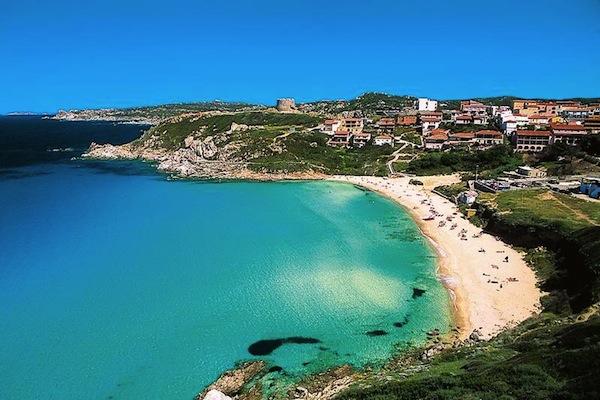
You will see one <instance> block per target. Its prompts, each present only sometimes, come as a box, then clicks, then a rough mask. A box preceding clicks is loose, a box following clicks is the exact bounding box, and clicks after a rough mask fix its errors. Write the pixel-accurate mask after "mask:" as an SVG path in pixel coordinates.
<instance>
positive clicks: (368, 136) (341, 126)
mask: <svg viewBox="0 0 600 400" xmlns="http://www.w3.org/2000/svg"><path fill="white" fill-rule="evenodd" d="M440 105H444V106H445V104H443V102H441V101H436V100H433V99H429V98H418V99H416V100H415V101H414V104H413V106H412V107H405V108H404V109H402V110H392V111H390V110H385V111H383V112H380V114H382V115H374V116H368V117H367V116H363V115H362V113H360V112H358V113H357V112H352V111H350V112H345V113H343V115H341V116H339V117H336V118H329V119H327V120H325V121H324V123H323V124H322V125H320V126H319V129H320V130H321V132H323V133H325V134H327V135H328V136H329V140H328V142H327V144H328V145H329V146H333V147H341V148H362V147H364V146H366V145H374V146H391V147H395V148H398V150H396V152H395V153H394V154H396V153H399V151H400V150H401V149H404V148H406V147H408V146H410V148H412V149H413V151H421V152H423V151H425V152H447V151H452V150H457V149H463V150H473V151H478V150H486V149H490V148H491V147H493V146H497V145H502V144H506V145H510V146H511V147H512V148H513V149H514V151H516V152H518V153H531V154H535V153H540V152H542V151H544V150H545V149H547V148H548V147H549V146H550V145H552V144H556V143H563V144H565V145H569V146H576V145H577V144H579V143H580V141H581V139H582V138H584V137H587V136H588V135H595V134H598V133H600V103H591V104H582V103H581V102H578V101H561V100H558V101H538V100H513V102H512V106H506V105H500V106H495V105H486V104H483V103H481V102H479V101H475V100H463V101H460V104H459V108H458V109H452V108H448V107H447V106H446V107H440ZM411 157H412V158H413V159H414V158H416V155H412V156H411ZM392 172H393V170H392ZM474 172H475V171H474ZM469 186H470V188H471V190H469V191H467V192H464V193H461V195H460V196H459V197H457V200H458V201H461V202H464V203H468V204H470V203H472V202H473V201H474V200H475V197H476V195H477V190H478V191H483V192H490V193H494V192H499V191H505V190H511V189H527V188H535V187H546V188H549V189H552V190H555V191H559V192H563V193H583V194H585V195H588V196H589V197H591V198H594V199H597V198H598V197H600V178H598V177H596V176H587V175H574V176H563V177H561V179H560V180H557V179H556V177H554V176H547V173H546V171H545V169H544V168H534V167H530V166H527V165H523V166H519V167H518V168H517V169H515V170H511V171H504V172H503V173H502V174H501V176H499V177H497V178H495V179H487V180H482V179H477V177H475V179H474V180H473V181H472V182H470V185H469Z"/></svg>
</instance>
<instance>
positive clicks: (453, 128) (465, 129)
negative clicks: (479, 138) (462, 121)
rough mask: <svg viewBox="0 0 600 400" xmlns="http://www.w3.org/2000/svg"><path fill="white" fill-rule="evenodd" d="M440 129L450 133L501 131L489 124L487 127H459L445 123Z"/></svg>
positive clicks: (469, 125)
mask: <svg viewBox="0 0 600 400" xmlns="http://www.w3.org/2000/svg"><path fill="white" fill-rule="evenodd" d="M440 129H450V132H452V133H456V132H478V131H482V130H485V129H491V130H499V129H498V126H497V125H496V124H493V123H492V124H487V125H475V124H466V125H457V124H454V123H452V122H444V123H442V124H440Z"/></svg>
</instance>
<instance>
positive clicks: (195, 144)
mask: <svg viewBox="0 0 600 400" xmlns="http://www.w3.org/2000/svg"><path fill="white" fill-rule="evenodd" d="M183 145H184V146H185V149H180V150H178V151H177V152H180V153H181V154H180V158H188V159H191V160H192V161H202V159H206V160H211V159H214V158H215V156H216V155H217V153H218V151H219V149H218V147H217V145H216V144H215V142H214V139H213V137H212V136H208V137H206V138H205V139H204V140H200V139H196V138H194V135H190V136H188V137H186V138H185V139H184V141H183ZM186 149H189V151H191V153H189V152H188V151H186ZM182 150H183V151H182ZM182 156H183V157H182ZM193 156H198V157H200V159H199V160H196V159H194V157H193Z"/></svg>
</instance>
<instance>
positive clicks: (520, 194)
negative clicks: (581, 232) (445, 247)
mask: <svg viewBox="0 0 600 400" xmlns="http://www.w3.org/2000/svg"><path fill="white" fill-rule="evenodd" d="M479 201H480V202H487V203H489V204H491V205H492V206H494V208H496V209H497V210H498V211H499V212H500V213H501V214H502V218H503V219H505V220H506V221H508V222H510V223H511V224H515V225H522V224H529V225H533V224H540V225H544V226H548V227H550V226H554V227H557V228H558V229H561V230H562V231H564V232H565V233H567V234H569V233H572V232H574V231H576V230H578V229H581V228H586V227H589V226H591V225H600V203H598V202H595V201H594V202H593V201H586V200H582V199H578V198H575V197H573V196H569V195H566V194H562V193H555V192H550V191H548V190H545V189H527V190H511V191H507V192H503V193H498V194H490V193H482V194H481V197H480V199H479Z"/></svg>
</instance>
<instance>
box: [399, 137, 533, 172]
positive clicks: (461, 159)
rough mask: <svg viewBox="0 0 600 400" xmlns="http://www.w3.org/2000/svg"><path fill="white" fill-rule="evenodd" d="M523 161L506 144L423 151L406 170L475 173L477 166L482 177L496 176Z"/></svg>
mask: <svg viewBox="0 0 600 400" xmlns="http://www.w3.org/2000/svg"><path fill="white" fill-rule="evenodd" d="M522 162H523V159H522V157H521V155H520V154H518V153H515V152H514V151H513V150H512V148H511V147H510V146H508V145H499V146H494V147H492V148H490V149H487V150H482V151H477V150H455V151H451V152H431V153H423V154H422V155H421V156H420V157H418V158H416V159H415V160H413V161H411V162H410V164H409V165H408V168H407V169H406V171H407V172H409V173H412V174H416V175H439V174H451V173H454V172H465V171H467V172H472V173H475V170H476V168H477V166H479V172H480V174H481V176H482V177H492V176H497V175H498V174H500V173H501V172H502V171H507V170H513V169H515V168H516V167H517V166H519V165H520V164H521V163H522Z"/></svg>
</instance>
